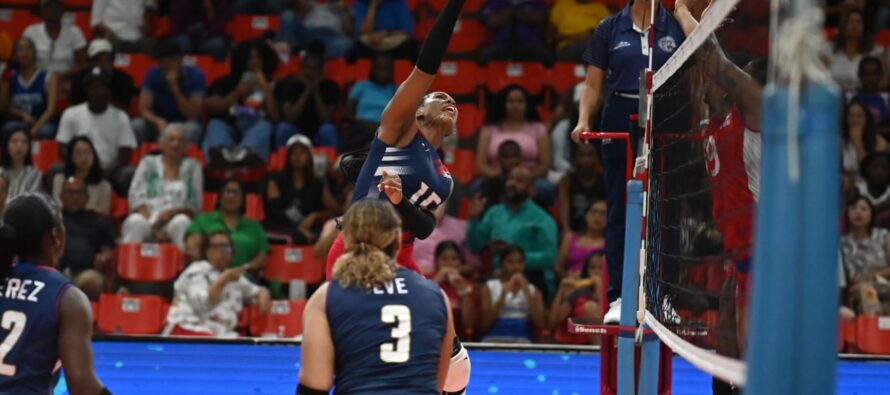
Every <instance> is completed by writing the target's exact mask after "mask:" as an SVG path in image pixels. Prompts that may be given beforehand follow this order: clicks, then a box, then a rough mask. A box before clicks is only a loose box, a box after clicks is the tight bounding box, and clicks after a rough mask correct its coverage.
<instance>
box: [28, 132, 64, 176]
mask: <svg viewBox="0 0 890 395" xmlns="http://www.w3.org/2000/svg"><path fill="white" fill-rule="evenodd" d="M31 161H32V162H33V163H34V167H36V168H37V169H39V170H40V172H41V173H43V174H44V175H46V174H47V173H49V170H50V168H52V167H53V165H54V164H56V163H60V162H61V161H62V158H61V157H60V156H59V143H57V142H56V140H35V141H34V142H32V143H31Z"/></svg>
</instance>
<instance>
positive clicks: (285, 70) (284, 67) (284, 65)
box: [273, 56, 300, 80]
mask: <svg viewBox="0 0 890 395" xmlns="http://www.w3.org/2000/svg"><path fill="white" fill-rule="evenodd" d="M298 72H300V57H299V56H290V57H288V59H287V62H281V63H279V64H278V69H277V70H275V75H274V76H273V78H274V79H276V80H280V79H282V78H284V77H287V76H288V75H291V74H297V73H298Z"/></svg>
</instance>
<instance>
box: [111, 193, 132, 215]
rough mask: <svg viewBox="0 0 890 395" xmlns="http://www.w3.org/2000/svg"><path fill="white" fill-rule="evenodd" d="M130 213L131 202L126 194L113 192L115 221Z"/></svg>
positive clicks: (112, 203)
mask: <svg viewBox="0 0 890 395" xmlns="http://www.w3.org/2000/svg"><path fill="white" fill-rule="evenodd" d="M129 214H130V202H129V201H128V200H127V198H126V197H125V196H124V197H122V196H118V194H116V193H114V192H112V193H111V218H112V219H113V220H115V221H121V220H123V219H124V218H126V217H127V215H129Z"/></svg>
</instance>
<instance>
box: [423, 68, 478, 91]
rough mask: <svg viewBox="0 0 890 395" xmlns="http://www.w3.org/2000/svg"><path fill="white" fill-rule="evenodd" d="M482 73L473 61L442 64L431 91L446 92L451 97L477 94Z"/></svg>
mask: <svg viewBox="0 0 890 395" xmlns="http://www.w3.org/2000/svg"><path fill="white" fill-rule="evenodd" d="M480 77H481V72H480V71H479V66H477V65H476V63H475V62H473V61H456V62H450V61H449V62H442V66H440V67H439V73H437V74H436V79H435V80H433V84H432V86H430V91H431V92H432V91H444V92H448V93H449V94H451V95H469V94H473V93H476V91H477V88H478V87H479V79H480Z"/></svg>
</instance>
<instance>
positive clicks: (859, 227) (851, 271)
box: [841, 197, 890, 315]
mask: <svg viewBox="0 0 890 395" xmlns="http://www.w3.org/2000/svg"><path fill="white" fill-rule="evenodd" d="M874 219H875V211H874V207H873V206H872V204H871V203H870V202H869V200H868V199H867V198H865V197H857V198H855V199H852V200H851V201H850V202H849V203H848V204H847V212H846V222H847V223H846V228H847V234H845V235H844V236H843V237H842V238H841V247H842V248H843V257H844V269H845V270H846V272H847V278H848V279H849V281H848V284H849V288H848V295H849V296H850V299H851V304H850V305H851V306H853V307H854V308H855V309H856V311H857V312H859V313H866V314H875V315H881V313H882V310H884V309H883V308H881V307H880V306H877V309H875V308H873V307H868V308H863V307H864V306H863V302H866V301H868V300H869V299H871V298H870V297H869V296H868V295H869V294H871V295H874V294H875V291H877V294H878V295H879V299H880V300H882V301H884V302H887V301H890V286H888V285H887V284H886V279H887V277H888V276H890V231H888V230H887V229H884V228H878V227H875V226H874ZM875 310H877V311H875Z"/></svg>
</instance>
